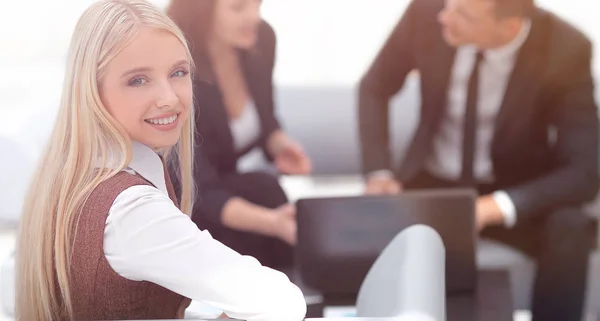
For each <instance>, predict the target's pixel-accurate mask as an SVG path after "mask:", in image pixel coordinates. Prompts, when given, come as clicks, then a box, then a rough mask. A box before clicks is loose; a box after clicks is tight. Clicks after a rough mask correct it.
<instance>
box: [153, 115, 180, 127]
mask: <svg viewBox="0 0 600 321" xmlns="http://www.w3.org/2000/svg"><path fill="white" fill-rule="evenodd" d="M176 119H177V115H173V116H171V117H167V118H160V119H147V120H146V121H147V122H149V123H151V124H154V125H168V124H170V123H172V122H174V121H175V120H176Z"/></svg>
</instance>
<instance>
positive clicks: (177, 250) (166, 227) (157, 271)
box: [104, 186, 306, 321]
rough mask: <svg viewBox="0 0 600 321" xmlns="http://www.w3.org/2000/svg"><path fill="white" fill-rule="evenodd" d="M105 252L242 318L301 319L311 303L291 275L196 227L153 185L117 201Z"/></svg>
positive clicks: (114, 262) (123, 265) (129, 273)
mask: <svg viewBox="0 0 600 321" xmlns="http://www.w3.org/2000/svg"><path fill="white" fill-rule="evenodd" d="M104 253H105V256H106V258H107V260H108V262H109V264H110V265H111V267H112V268H113V269H114V270H115V271H116V272H117V273H118V274H119V275H121V276H123V277H125V278H127V279H130V280H135V281H149V282H153V283H156V284H158V285H160V286H163V287H165V288H167V289H169V290H171V291H174V292H176V293H179V294H181V295H184V296H186V297H188V298H191V299H193V300H197V301H201V302H204V303H207V304H210V305H212V306H214V307H216V308H220V309H222V310H223V311H224V312H225V313H226V314H227V315H228V316H229V317H231V318H236V319H242V320H249V321H252V320H266V321H269V320H273V321H283V320H289V321H295V320H298V321H299V320H302V319H303V318H304V316H305V314H306V302H305V301H304V296H303V294H302V292H301V291H300V289H299V288H298V287H296V286H295V285H294V284H293V283H291V282H290V280H289V279H288V277H287V276H286V275H285V274H283V273H281V272H278V271H276V270H273V269H270V268H267V267H264V266H262V265H261V264H260V263H259V262H258V261H257V260H256V259H254V258H252V257H249V256H242V255H240V254H239V253H237V252H235V251H233V250H231V249H230V248H228V247H226V246H225V245H223V244H222V243H220V242H218V241H216V240H214V239H213V238H212V237H211V235H210V234H209V232H208V231H201V230H199V229H198V228H197V227H196V225H195V224H194V223H193V222H192V221H191V220H190V219H189V217H188V216H186V215H185V214H183V213H181V212H180V211H179V209H177V207H175V205H174V204H173V202H172V201H171V200H170V199H169V198H168V197H167V196H166V195H165V194H163V193H161V192H160V191H159V190H157V189H155V188H153V187H151V186H134V187H130V188H128V189H127V190H125V191H123V192H122V193H121V194H120V195H119V196H118V197H117V198H116V200H115V201H114V203H113V205H112V207H111V210H110V213H109V216H108V218H107V221H106V227H105V231H104Z"/></svg>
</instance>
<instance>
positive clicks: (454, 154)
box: [426, 21, 531, 227]
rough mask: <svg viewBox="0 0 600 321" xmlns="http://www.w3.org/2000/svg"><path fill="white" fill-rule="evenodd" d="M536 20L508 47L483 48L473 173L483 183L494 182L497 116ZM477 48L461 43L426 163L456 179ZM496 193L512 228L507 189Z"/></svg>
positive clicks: (512, 213) (513, 211)
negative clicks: (493, 155)
mask: <svg viewBox="0 0 600 321" xmlns="http://www.w3.org/2000/svg"><path fill="white" fill-rule="evenodd" d="M530 28H531V21H525V23H524V24H523V26H522V28H521V30H520V32H519V33H518V34H517V36H516V37H515V38H514V39H513V40H512V41H511V42H510V43H508V44H506V45H505V46H502V47H500V48H495V49H492V50H484V51H483V55H484V59H483V61H482V62H481V66H480V69H479V88H478V100H477V113H478V117H477V137H476V139H475V155H474V163H473V167H474V168H473V172H474V175H475V178H476V179H477V180H478V181H480V182H482V183H485V182H493V180H494V177H493V169H492V160H491V143H492V139H493V135H494V126H495V123H496V115H497V114H498V111H499V110H500V106H501V104H502V100H503V99H504V94H505V92H506V88H507V85H508V80H509V78H510V75H511V72H512V70H513V67H514V64H515V60H516V58H517V54H518V52H519V49H520V48H521V46H522V45H523V43H524V42H525V40H526V39H527V36H528V35H529V30H530ZM476 53H477V48H476V47H475V46H471V45H469V46H462V47H459V48H458V49H457V52H456V56H455V60H454V65H453V68H452V74H451V78H450V83H449V86H448V96H447V97H448V99H447V103H448V105H447V108H446V113H445V115H444V119H443V121H442V123H441V127H440V131H439V133H438V135H437V136H436V138H435V140H434V145H433V153H432V155H431V157H430V159H429V160H428V162H427V165H426V167H427V169H428V170H429V171H430V172H431V173H432V174H435V175H436V176H438V177H441V178H444V179H448V180H457V179H459V177H460V174H461V170H462V156H463V150H462V142H463V122H464V119H465V117H464V115H465V110H466V103H467V95H468V93H467V90H468V86H469V77H470V76H471V72H472V70H473V67H474V64H475V55H476ZM493 197H494V199H495V201H496V203H497V204H498V206H499V207H500V209H501V210H502V213H503V214H504V218H505V223H506V225H507V226H509V227H510V226H512V225H514V223H515V221H516V209H515V206H514V203H513V202H512V200H511V199H510V197H509V196H508V194H506V193H505V192H504V191H497V192H495V193H494V194H493Z"/></svg>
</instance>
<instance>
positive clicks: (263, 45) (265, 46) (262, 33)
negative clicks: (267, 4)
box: [257, 20, 277, 56]
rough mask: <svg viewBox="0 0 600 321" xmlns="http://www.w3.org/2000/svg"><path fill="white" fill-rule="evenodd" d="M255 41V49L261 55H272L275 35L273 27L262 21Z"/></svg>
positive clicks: (275, 40)
mask: <svg viewBox="0 0 600 321" xmlns="http://www.w3.org/2000/svg"><path fill="white" fill-rule="evenodd" d="M257 41H258V42H257V47H258V49H259V50H260V51H261V53H263V54H266V55H269V56H271V55H274V52H275V44H276V42H277V35H276V34H275V30H274V29H273V27H271V25H270V24H269V23H268V22H267V21H265V20H262V21H261V24H260V26H259V27H258V40H257Z"/></svg>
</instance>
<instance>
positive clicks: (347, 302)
mask: <svg viewBox="0 0 600 321" xmlns="http://www.w3.org/2000/svg"><path fill="white" fill-rule="evenodd" d="M292 279H293V280H294V281H295V282H296V283H297V284H298V286H299V287H301V288H302V289H303V291H304V292H305V294H307V303H309V305H308V313H307V318H320V317H322V314H323V308H324V307H326V306H352V305H354V304H355V302H356V297H333V296H321V295H319V294H318V293H317V292H315V291H314V290H311V289H306V288H303V286H302V284H301V282H299V281H298V279H297V278H292ZM319 297H320V300H319V299H318V298H319ZM513 310H514V309H513V301H512V295H511V291H510V280H509V275H508V272H507V271H503V270H499V271H495V270H483V271H479V276H478V282H477V289H476V291H475V293H473V294H463V295H452V296H449V297H448V298H447V300H446V311H447V316H446V317H447V320H448V321H512V320H513Z"/></svg>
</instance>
